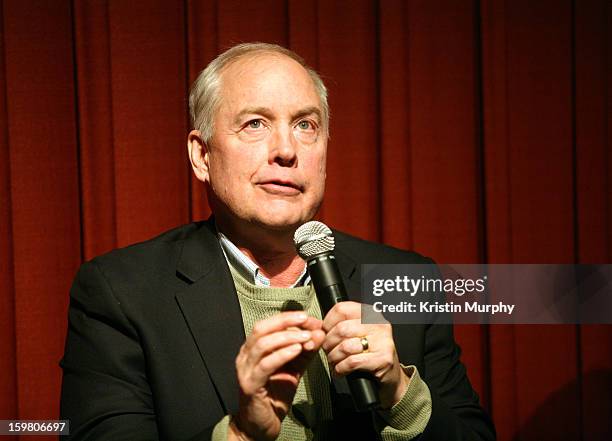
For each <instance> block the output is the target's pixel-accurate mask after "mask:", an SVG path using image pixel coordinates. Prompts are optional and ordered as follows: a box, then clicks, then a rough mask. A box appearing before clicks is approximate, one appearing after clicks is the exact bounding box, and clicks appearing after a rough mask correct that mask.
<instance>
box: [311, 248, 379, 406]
mask: <svg viewBox="0 0 612 441" xmlns="http://www.w3.org/2000/svg"><path fill="white" fill-rule="evenodd" d="M308 272H309V273H310V278H311V279H312V283H313V285H314V287H315V292H316V294H317V299H318V300H319V304H320V305H321V312H322V314H323V317H325V316H326V315H327V313H328V312H329V310H330V309H332V308H333V307H334V305H335V304H336V303H339V302H344V301H347V300H348V296H347V294H346V288H345V287H344V283H343V282H342V277H341V276H340V271H339V270H338V265H337V264H336V259H335V258H334V255H333V254H331V253H326V254H323V255H320V256H316V257H315V258H313V259H312V260H309V261H308ZM346 380H347V383H348V386H349V389H350V391H351V397H352V398H353V402H354V403H355V407H356V408H357V410H358V411H360V412H363V411H367V410H371V409H376V408H377V407H379V406H380V400H379V399H378V388H377V386H376V382H375V380H374V377H373V376H372V375H371V374H370V373H369V372H365V371H354V372H351V373H350V374H348V375H347V376H346Z"/></svg>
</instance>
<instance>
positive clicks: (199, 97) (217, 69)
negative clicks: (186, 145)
mask: <svg viewBox="0 0 612 441" xmlns="http://www.w3.org/2000/svg"><path fill="white" fill-rule="evenodd" d="M257 52H267V53H274V54H281V55H285V56H287V57H289V58H291V59H292V60H295V61H297V62H298V63H299V64H300V65H301V66H302V67H303V68H304V69H306V72H308V74H309V75H310V78H311V79H312V82H313V84H314V86H315V89H316V91H317V94H318V95H319V100H320V101H321V107H322V111H323V115H322V118H323V121H322V122H323V129H324V131H325V134H326V135H328V134H329V105H328V104H327V88H326V87H325V84H323V80H322V79H321V77H320V76H319V74H318V73H317V72H316V71H315V70H314V69H312V68H310V67H309V66H308V65H307V64H306V62H305V61H304V59H303V58H302V57H300V56H299V55H298V54H296V53H295V52H293V51H291V50H289V49H287V48H284V47H282V46H279V45H277V44H269V43H242V44H238V45H236V46H234V47H232V48H230V49H228V50H226V51H225V52H223V53H222V54H220V55H219V56H217V58H215V59H214V60H213V61H211V62H210V64H209V65H208V66H206V68H205V69H204V70H203V71H202V72H200V74H199V75H198V77H197V78H196V80H195V81H194V82H193V85H192V86H191V91H190V93H189V113H190V115H191V123H192V124H193V128H194V129H196V130H199V131H200V133H201V135H202V139H203V141H204V142H209V141H210V140H211V138H212V136H213V133H214V130H215V127H214V119H215V113H216V112H217V109H218V108H219V104H220V102H221V95H220V93H219V89H220V85H221V73H222V71H223V69H224V68H225V67H227V66H228V65H229V64H231V63H232V62H234V61H236V60H238V59H240V58H243V57H246V56H250V55H253V54H255V53H257Z"/></svg>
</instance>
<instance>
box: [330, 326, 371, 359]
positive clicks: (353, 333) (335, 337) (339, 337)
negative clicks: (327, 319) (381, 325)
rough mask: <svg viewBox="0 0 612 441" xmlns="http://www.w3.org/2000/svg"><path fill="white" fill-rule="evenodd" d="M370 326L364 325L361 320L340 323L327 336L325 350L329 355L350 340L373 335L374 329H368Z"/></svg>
mask: <svg viewBox="0 0 612 441" xmlns="http://www.w3.org/2000/svg"><path fill="white" fill-rule="evenodd" d="M369 326H371V325H369ZM369 326H368V325H362V324H361V321H360V320H359V319H353V320H344V321H341V322H339V323H338V324H336V326H334V327H333V328H332V329H330V330H329V331H328V332H327V336H326V337H325V341H324V342H323V350H324V351H325V352H327V353H329V352H330V351H331V350H332V349H333V348H335V347H336V346H338V345H339V344H340V343H342V342H343V341H344V340H346V339H348V338H353V337H363V336H365V335H370V334H371V333H373V331H372V329H368V328H369ZM368 331H369V332H368Z"/></svg>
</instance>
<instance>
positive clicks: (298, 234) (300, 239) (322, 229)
mask: <svg viewBox="0 0 612 441" xmlns="http://www.w3.org/2000/svg"><path fill="white" fill-rule="evenodd" d="M293 243H294V244H295V249H296V250H297V252H298V254H299V255H300V257H301V258H302V259H304V260H308V259H310V258H311V257H313V256H316V255H317V254H321V253H326V252H330V251H333V250H334V246H335V244H334V236H333V235H332V231H331V230H330V229H329V227H328V226H327V225H325V224H324V223H323V222H318V221H310V222H306V223H305V224H304V225H302V226H301V227H299V228H298V229H297V230H295V234H294V235H293Z"/></svg>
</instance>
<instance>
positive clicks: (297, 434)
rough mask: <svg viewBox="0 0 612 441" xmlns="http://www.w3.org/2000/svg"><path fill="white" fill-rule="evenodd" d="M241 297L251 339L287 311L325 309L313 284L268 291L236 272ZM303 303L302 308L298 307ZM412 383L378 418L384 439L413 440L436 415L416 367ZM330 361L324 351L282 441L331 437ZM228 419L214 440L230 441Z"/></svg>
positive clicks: (304, 381)
mask: <svg viewBox="0 0 612 441" xmlns="http://www.w3.org/2000/svg"><path fill="white" fill-rule="evenodd" d="M232 277H233V279H234V284H235V286H236V292H237V293H238V301H239V303H240V309H241V313H242V320H243V324H244V331H245V334H246V335H249V334H250V333H251V331H252V330H253V326H254V325H255V323H256V322H258V321H260V320H263V319H265V318H268V317H271V316H273V315H276V314H278V313H279V312H281V311H284V310H287V309H303V310H304V311H306V312H307V313H308V315H310V316H313V317H317V318H319V319H320V318H321V308H320V306H319V302H318V301H317V299H316V296H315V293H314V288H313V287H312V285H309V286H303V287H297V288H269V287H263V286H256V285H253V284H252V283H249V282H248V281H247V280H246V279H244V278H243V277H242V276H241V275H240V274H238V272H237V271H235V270H234V269H232ZM298 304H299V306H298ZM405 369H407V370H409V372H410V373H411V377H412V379H411V381H410V384H409V386H408V389H407V391H406V393H405V394H404V397H403V398H402V400H400V402H399V403H397V404H396V405H395V406H393V408H391V409H390V410H388V411H385V412H384V413H383V412H381V413H379V414H378V415H377V418H376V424H377V426H378V428H379V430H380V432H381V436H382V439H383V440H384V441H399V440H409V439H412V438H414V437H415V436H416V435H418V434H419V433H421V432H422V431H423V430H424V428H425V426H426V425H427V422H428V421H429V417H430V415H431V395H430V393H429V389H428V388H427V385H425V383H424V382H423V381H422V380H421V378H420V377H419V374H418V371H417V370H416V368H414V366H410V367H405ZM329 389H330V377H329V367H328V364H327V357H326V356H325V353H324V352H323V350H320V351H319V354H318V356H316V357H315V358H314V359H313V360H312V361H311V362H310V364H309V365H308V368H307V369H306V371H305V372H304V375H303V377H302V378H301V380H300V383H299V385H298V388H297V391H296V393H295V397H294V399H293V403H292V406H291V409H290V410H289V413H288V414H287V416H286V417H285V419H284V420H283V422H282V425H281V432H280V435H279V436H278V438H277V439H278V440H281V441H285V440H286V441H303V440H325V439H328V436H327V435H328V433H329V429H328V427H329V425H330V423H331V420H332V418H333V415H332V405H331V397H330V391H329ZM228 425H229V416H226V417H225V418H223V419H222V420H221V421H220V422H219V423H218V424H217V425H216V426H215V430H214V432H213V436H212V439H213V440H214V441H217V440H219V441H220V440H226V439H227V430H228Z"/></svg>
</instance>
